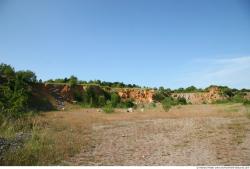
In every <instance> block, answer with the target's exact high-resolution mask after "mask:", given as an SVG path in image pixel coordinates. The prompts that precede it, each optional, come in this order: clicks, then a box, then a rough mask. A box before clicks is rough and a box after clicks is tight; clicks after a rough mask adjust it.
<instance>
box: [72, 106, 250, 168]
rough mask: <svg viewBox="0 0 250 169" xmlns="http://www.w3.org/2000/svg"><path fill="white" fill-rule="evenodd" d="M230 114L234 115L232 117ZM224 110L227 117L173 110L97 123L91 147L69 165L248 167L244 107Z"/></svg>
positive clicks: (249, 125) (249, 137)
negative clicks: (180, 114)
mask: <svg viewBox="0 0 250 169" xmlns="http://www.w3.org/2000/svg"><path fill="white" fill-rule="evenodd" d="M193 108H195V107H193ZM199 108H201V107H199ZM200 110H202V109H200ZM212 110H213V109H212ZM229 110H233V111H236V112H235V114H234V115H233V116H232V114H230V111H229ZM173 111H177V110H173ZM179 111H181V110H179ZM182 111H185V108H184V109H183V110H182ZM186 111H188V110H186ZM206 111H207V110H206ZM224 111H228V112H229V113H228V116H226V115H222V114H223V113H221V110H219V109H218V113H221V114H220V115H218V116H214V115H212V116H209V115H206V116H203V115H202V113H201V116H197V115H195V116H194V114H193V115H192V114H189V115H188V116H185V115H184V116H183V117H182V118H180V116H176V114H175V113H176V112H170V114H171V113H172V114H173V116H172V117H167V118H164V117H160V118H159V117H157V118H155V117H154V116H152V118H151V119H150V118H146V119H133V120H131V119H130V120H127V119H126V120H124V119H121V120H118V121H113V122H111V123H108V124H107V123H105V124H104V123H100V122H99V123H93V125H92V132H91V142H90V143H89V148H88V149H84V150H82V151H81V153H79V154H77V155H76V156H75V157H73V158H71V160H70V164H73V165H250V120H249V119H248V118H246V117H245V116H244V115H243V114H244V112H242V111H244V110H243V109H240V110H236V109H235V110H234V109H228V110H227V109H226V110H224ZM233 111H232V112H233ZM194 112H195V111H194ZM232 112H231V113H232ZM224 113H226V112H224ZM208 114H209V113H208ZM148 117H150V116H148ZM177 117H178V118H177Z"/></svg>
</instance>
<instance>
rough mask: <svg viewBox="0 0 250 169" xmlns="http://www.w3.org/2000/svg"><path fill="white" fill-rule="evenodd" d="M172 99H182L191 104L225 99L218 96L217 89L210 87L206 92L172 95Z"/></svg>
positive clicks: (218, 91)
mask: <svg viewBox="0 0 250 169" xmlns="http://www.w3.org/2000/svg"><path fill="white" fill-rule="evenodd" d="M172 97H174V98H178V97H183V98H185V99H186V100H187V102H190V103H192V104H202V103H212V102H213V101H216V100H221V99H225V98H224V97H223V96H221V95H220V90H219V88H217V87H211V88H210V89H209V91H208V92H196V93H173V94H172Z"/></svg>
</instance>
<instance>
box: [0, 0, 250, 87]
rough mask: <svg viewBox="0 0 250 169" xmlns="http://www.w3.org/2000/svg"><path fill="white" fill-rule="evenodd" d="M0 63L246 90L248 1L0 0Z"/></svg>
mask: <svg viewBox="0 0 250 169" xmlns="http://www.w3.org/2000/svg"><path fill="white" fill-rule="evenodd" d="M0 62H4V63H7V64H11V65H12V66H14V67H15V68H16V70H20V69H30V70H32V71H34V72H35V73H36V74H37V76H38V79H40V78H41V79H43V80H47V79H49V78H64V77H67V76H70V75H75V76H77V77H78V78H79V79H82V80H94V79H100V80H105V81H122V82H124V83H135V84H139V85H142V86H150V87H159V86H164V87H170V88H178V87H187V86H189V85H195V86H197V87H206V86H209V85H211V84H217V85H227V86H230V87H236V88H250V1H248V0H202V1H201V0H0Z"/></svg>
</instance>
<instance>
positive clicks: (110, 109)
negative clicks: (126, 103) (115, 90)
mask: <svg viewBox="0 0 250 169" xmlns="http://www.w3.org/2000/svg"><path fill="white" fill-rule="evenodd" d="M103 111H104V112H105V113H113V112H114V108H113V106H112V103H111V102H110V101H108V102H107V104H106V105H105V106H104V107H103Z"/></svg>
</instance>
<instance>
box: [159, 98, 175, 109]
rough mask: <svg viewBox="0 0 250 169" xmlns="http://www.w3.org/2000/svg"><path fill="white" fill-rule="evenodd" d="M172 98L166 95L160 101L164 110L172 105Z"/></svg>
mask: <svg viewBox="0 0 250 169" xmlns="http://www.w3.org/2000/svg"><path fill="white" fill-rule="evenodd" d="M172 102H173V101H172V99H171V98H170V97H166V98H165V99H164V100H163V101H162V102H161V103H162V107H163V109H164V110H165V111H169V109H170V108H171V107H172Z"/></svg>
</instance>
